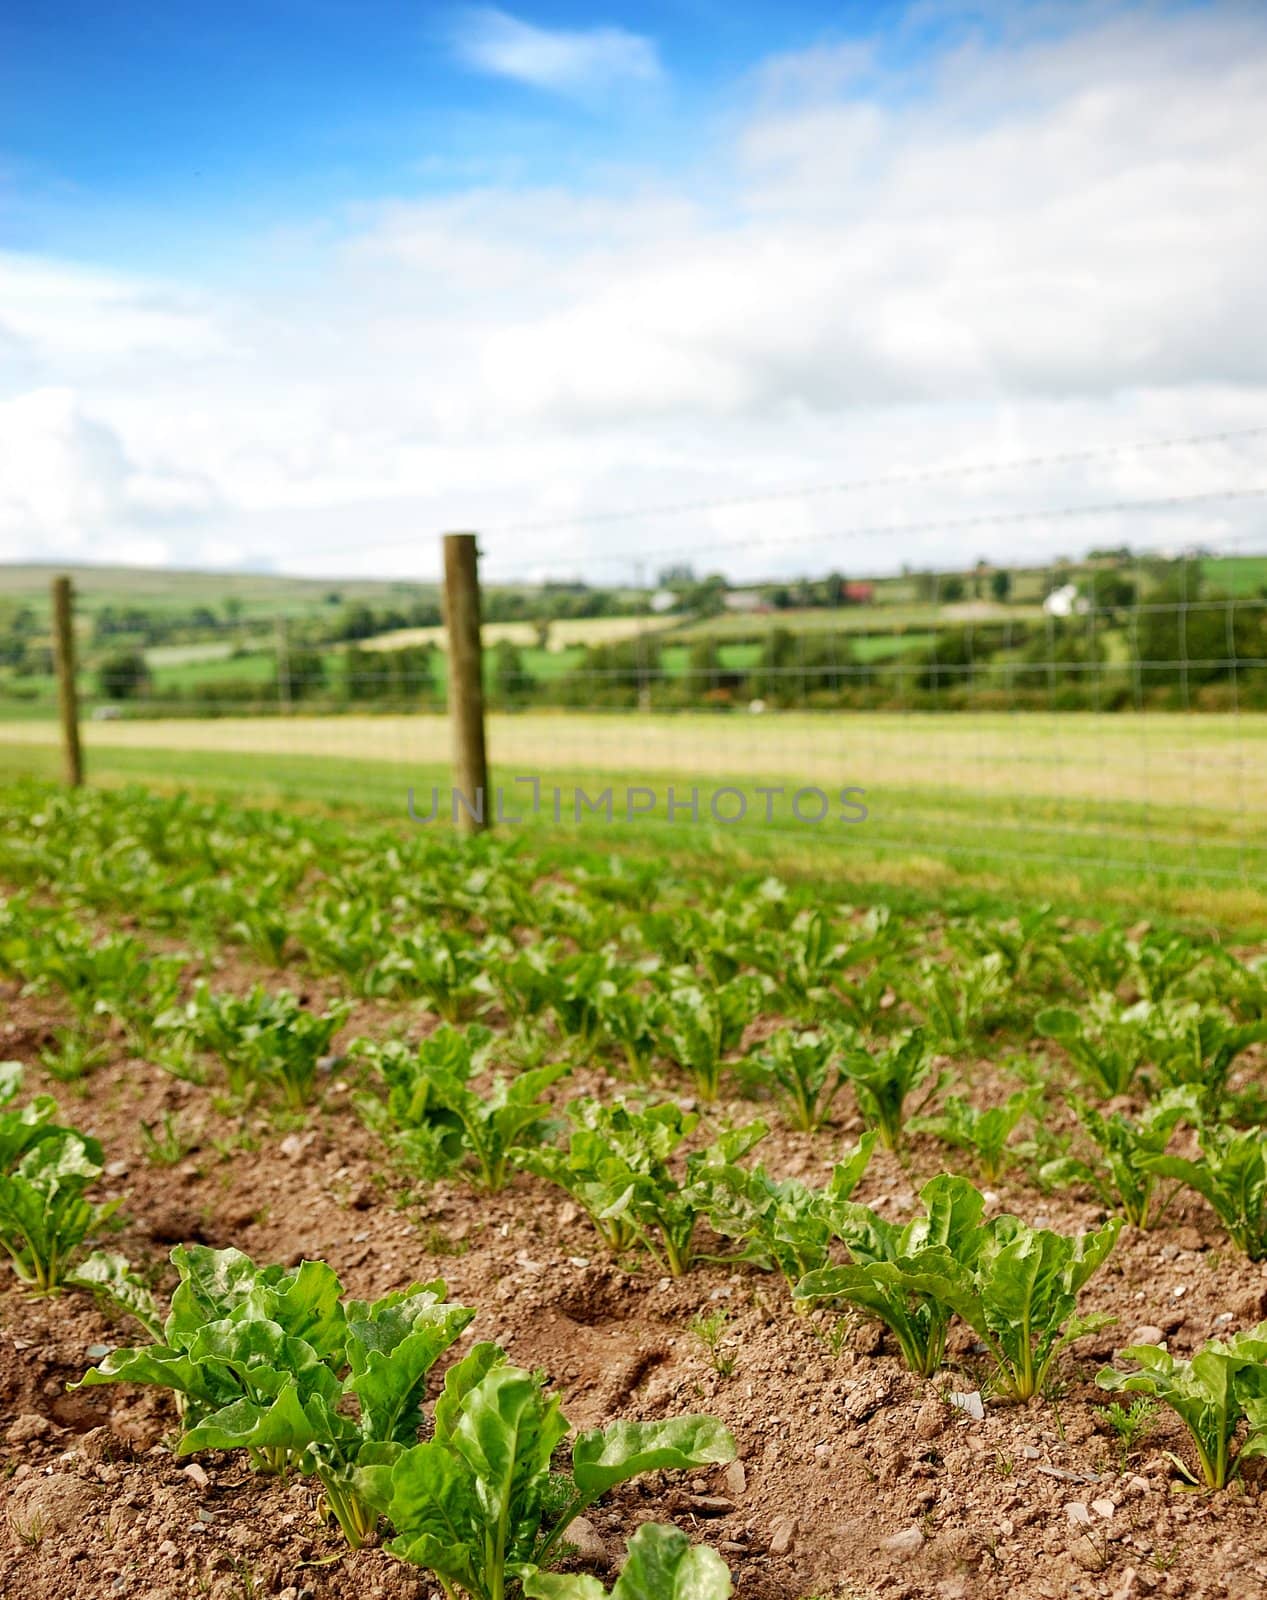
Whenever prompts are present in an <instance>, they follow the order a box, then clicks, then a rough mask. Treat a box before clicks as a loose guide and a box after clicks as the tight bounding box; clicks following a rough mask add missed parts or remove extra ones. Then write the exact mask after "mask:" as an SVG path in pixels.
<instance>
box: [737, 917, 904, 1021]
mask: <svg viewBox="0 0 1267 1600" xmlns="http://www.w3.org/2000/svg"><path fill="white" fill-rule="evenodd" d="M899 928H900V924H899V923H898V922H896V921H893V920H891V919H890V916H889V913H888V910H887V908H886V907H873V908H872V909H871V910H870V911H868V912H867V913H866V915H865V916H864V917H863V918H862V921H861V924H860V926H859V927H858V928H857V930H856V933H855V936H854V937H853V938H852V939H849V940H841V939H839V938H837V936H836V933H835V931H834V929H833V928H832V925H831V924H830V922H829V921H828V920H827V918H826V917H825V916H824V915H823V913H822V912H821V911H818V910H807V911H802V912H799V913H798V914H797V915H796V917H795V918H794V919H793V921H792V924H791V926H790V927H788V928H786V929H780V930H778V931H769V932H764V933H760V934H758V935H756V936H755V937H753V938H750V939H748V940H742V939H741V940H731V941H730V947H731V948H736V947H737V948H738V949H739V951H740V952H741V954H742V956H743V957H744V958H746V959H747V960H748V961H749V962H750V963H751V965H752V966H754V967H756V968H757V969H758V971H760V972H762V973H764V974H765V975H766V976H767V978H768V979H769V980H770V981H771V982H772V983H773V985H774V994H775V997H776V1000H777V1002H778V1005H779V1007H780V1009H781V1010H783V1011H786V1012H788V1013H789V1014H791V1015H793V1016H798V1017H813V1018H820V1017H825V1016H827V1015H831V1014H833V1013H834V1012H835V1010H836V1006H837V993H836V991H837V986H838V985H839V984H840V983H841V982H842V980H843V979H844V977H845V974H846V973H848V972H851V971H856V970H858V969H859V968H861V967H863V966H864V965H866V964H868V963H870V962H874V961H879V960H882V959H884V958H885V957H886V956H888V955H890V954H892V952H893V950H894V948H895V946H896V944H897V940H898V930H899ZM851 931H852V930H851Z"/></svg>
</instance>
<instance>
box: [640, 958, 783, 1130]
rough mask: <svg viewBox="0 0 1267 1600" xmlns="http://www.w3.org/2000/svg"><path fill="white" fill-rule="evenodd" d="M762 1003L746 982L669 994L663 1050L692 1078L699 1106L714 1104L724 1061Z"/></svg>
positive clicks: (750, 982)
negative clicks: (700, 1102)
mask: <svg viewBox="0 0 1267 1600" xmlns="http://www.w3.org/2000/svg"><path fill="white" fill-rule="evenodd" d="M760 998H761V986H760V984H759V983H758V982H757V981H756V980H754V979H752V978H748V977H739V978H732V979H731V981H730V982H729V983H724V984H717V985H714V986H713V987H712V988H710V989H701V988H699V987H697V986H696V985H693V984H692V985H688V986H685V987H682V988H677V989H673V990H672V991H671V992H670V993H669V996H668V998H667V999H666V1000H665V1002H664V1006H663V1010H662V1012H661V1019H662V1020H661V1024H660V1041H661V1048H662V1049H663V1051H664V1054H665V1055H667V1056H668V1057H669V1058H670V1059H671V1060H673V1061H676V1062H677V1063H678V1065H679V1066H680V1067H682V1068H683V1070H684V1071H686V1072H687V1073H688V1074H689V1075H690V1078H691V1081H692V1083H693V1084H694V1085H695V1089H696V1092H697V1093H698V1094H699V1097H700V1099H701V1100H707V1101H712V1100H716V1098H717V1096H718V1094H719V1093H720V1091H721V1076H722V1071H723V1069H724V1067H725V1061H726V1057H727V1055H728V1054H729V1053H730V1052H731V1051H733V1050H736V1049H738V1047H739V1042H740V1040H741V1039H742V1038H743V1031H744V1029H745V1028H746V1027H747V1025H748V1023H749V1022H751V1021H752V1019H753V1017H754V1016H755V1015H756V1014H757V1008H758V1005H759V1003H760Z"/></svg>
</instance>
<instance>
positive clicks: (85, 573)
mask: <svg viewBox="0 0 1267 1600" xmlns="http://www.w3.org/2000/svg"><path fill="white" fill-rule="evenodd" d="M436 564H437V567H438V566H439V551H438V550H437V552H436ZM61 572H69V573H70V576H71V580H72V582H73V583H74V586H75V596H76V601H77V606H78V609H79V611H80V613H81V614H85V613H92V612H96V611H100V610H101V608H102V607H103V606H107V605H109V606H115V607H123V606H128V605H142V606H146V607H164V606H166V607H170V608H171V609H172V610H188V609H189V608H190V607H191V606H199V605H201V606H208V607H210V608H211V609H212V610H213V611H216V612H218V613H221V614H223V612H224V603H225V602H226V601H237V602H238V603H239V604H240V606H241V611H242V615H243V616H247V615H254V616H258V615H261V614H263V615H267V616H277V615H288V616H301V615H306V614H308V613H311V612H313V611H319V610H321V609H323V608H324V607H327V606H329V607H331V608H333V606H334V605H335V604H336V603H342V602H347V601H357V600H359V601H364V602H365V603H366V604H367V605H377V606H387V605H400V604H401V603H402V601H408V600H412V599H417V598H419V597H422V598H425V599H429V600H435V599H436V597H437V595H438V593H439V590H438V587H437V585H436V584H434V583H415V582H405V581H397V580H386V579H367V578H287V577H280V576H278V575H276V574H271V573H262V572H261V573H254V572H181V571H173V570H171V569H170V568H156V567H55V566H47V565H19V564H16V563H14V564H4V565H0V591H2V592H3V593H4V594H6V595H9V596H12V597H13V598H15V599H19V598H20V599H24V600H28V601H29V602H30V603H31V604H32V605H34V606H35V607H36V608H37V609H38V610H40V611H47V609H48V595H49V584H50V582H51V581H52V579H53V578H54V577H55V576H56V575H57V574H58V573H61ZM331 596H338V602H336V601H334V600H332V599H331V598H330V597H331Z"/></svg>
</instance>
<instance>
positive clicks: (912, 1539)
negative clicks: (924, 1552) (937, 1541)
mask: <svg viewBox="0 0 1267 1600" xmlns="http://www.w3.org/2000/svg"><path fill="white" fill-rule="evenodd" d="M923 1545H924V1535H923V1534H922V1533H921V1532H920V1531H919V1529H918V1528H903V1529H902V1531H901V1533H895V1534H892V1535H890V1537H889V1538H887V1539H885V1540H884V1544H883V1547H884V1549H886V1550H887V1551H888V1552H889V1554H890V1555H895V1556H913V1555H917V1554H918V1553H919V1551H920V1550H921V1549H922V1548H923Z"/></svg>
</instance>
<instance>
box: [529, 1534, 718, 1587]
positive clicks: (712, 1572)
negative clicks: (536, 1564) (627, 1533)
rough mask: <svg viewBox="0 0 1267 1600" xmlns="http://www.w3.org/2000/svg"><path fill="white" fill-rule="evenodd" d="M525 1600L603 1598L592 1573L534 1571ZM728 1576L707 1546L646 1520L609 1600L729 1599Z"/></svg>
mask: <svg viewBox="0 0 1267 1600" xmlns="http://www.w3.org/2000/svg"><path fill="white" fill-rule="evenodd" d="M523 1589H524V1594H525V1595H526V1596H527V1600H604V1590H603V1586H602V1584H601V1583H600V1582H599V1581H598V1579H597V1578H592V1577H590V1576H589V1574H588V1573H575V1572H572V1573H561V1572H534V1573H531V1574H529V1576H528V1577H526V1578H525V1579H524V1585H523ZM730 1592H731V1583H730V1573H729V1571H728V1570H727V1567H726V1563H725V1562H724V1561H723V1560H722V1558H721V1557H720V1556H719V1555H718V1554H717V1552H716V1551H715V1550H713V1549H711V1548H710V1547H709V1546H708V1545H698V1544H697V1545H693V1544H692V1543H691V1542H690V1540H689V1539H688V1538H687V1537H686V1535H685V1534H684V1533H683V1532H682V1531H681V1529H680V1528H671V1527H666V1526H665V1525H664V1524H662V1523H656V1522H644V1523H643V1525H642V1526H641V1527H640V1528H639V1529H638V1531H637V1533H635V1534H634V1536H633V1538H632V1539H630V1541H629V1549H628V1553H627V1555H626V1557H625V1564H624V1566H623V1567H622V1568H621V1569H620V1576H619V1577H618V1578H617V1579H616V1582H615V1585H614V1586H613V1588H612V1590H611V1600H729V1596H730Z"/></svg>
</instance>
